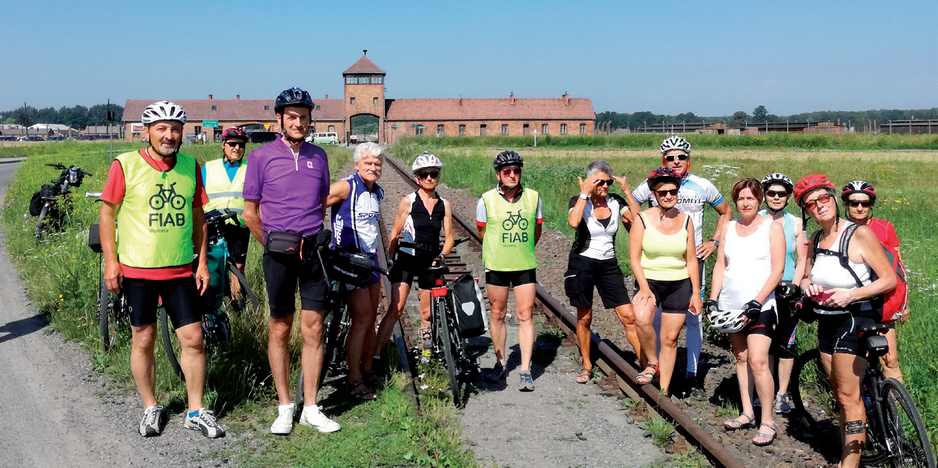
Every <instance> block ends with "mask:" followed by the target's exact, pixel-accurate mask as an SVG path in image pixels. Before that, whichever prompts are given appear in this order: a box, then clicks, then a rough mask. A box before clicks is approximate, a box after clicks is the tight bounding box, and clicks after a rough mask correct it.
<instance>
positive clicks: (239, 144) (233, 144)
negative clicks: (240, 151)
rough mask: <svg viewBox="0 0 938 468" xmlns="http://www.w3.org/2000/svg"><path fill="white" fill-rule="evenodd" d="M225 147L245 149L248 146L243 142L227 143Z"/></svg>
mask: <svg viewBox="0 0 938 468" xmlns="http://www.w3.org/2000/svg"><path fill="white" fill-rule="evenodd" d="M225 145H227V146H230V147H232V148H234V147H235V146H237V147H238V148H244V147H245V146H247V143H244V142H241V141H226V142H225Z"/></svg>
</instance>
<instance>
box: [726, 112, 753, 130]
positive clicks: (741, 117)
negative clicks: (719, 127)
mask: <svg viewBox="0 0 938 468" xmlns="http://www.w3.org/2000/svg"><path fill="white" fill-rule="evenodd" d="M749 120H750V119H749V114H747V113H746V112H744V111H736V112H733V116H732V117H730V120H729V122H728V123H727V125H729V126H730V127H734V128H743V127H745V126H746V122H747V121H749Z"/></svg>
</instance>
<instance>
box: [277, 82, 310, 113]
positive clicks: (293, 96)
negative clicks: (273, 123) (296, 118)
mask: <svg viewBox="0 0 938 468" xmlns="http://www.w3.org/2000/svg"><path fill="white" fill-rule="evenodd" d="M287 106H302V107H305V108H307V109H309V110H313V108H314V107H315V104H313V98H311V97H310V96H309V93H307V92H306V91H303V90H302V89H300V88H297V87H296V86H294V87H292V88H290V89H285V90H283V92H282V93H280V95H279V96H277V100H276V101H275V102H274V112H276V113H278V114H282V113H283V108H284V107H287Z"/></svg>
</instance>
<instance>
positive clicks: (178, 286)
mask: <svg viewBox="0 0 938 468" xmlns="http://www.w3.org/2000/svg"><path fill="white" fill-rule="evenodd" d="M123 289H124V295H125V297H127V300H128V302H129V303H130V307H131V310H130V324H131V325H133V326H135V327H142V326H146V325H153V324H154V323H156V318H157V317H156V309H157V306H158V305H159V304H160V300H161V298H162V304H163V307H165V308H166V314H167V315H168V316H169V318H170V320H172V322H173V328H180V327H184V326H186V325H189V324H190V323H196V322H201V321H202V314H203V312H204V311H203V310H202V309H201V307H202V302H201V301H199V292H198V291H197V290H196V289H195V278H194V277H192V276H190V277H188V278H176V279H169V280H145V279H139V278H126V277H125V278H124V288H123Z"/></svg>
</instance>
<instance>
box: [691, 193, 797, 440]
mask: <svg viewBox="0 0 938 468" xmlns="http://www.w3.org/2000/svg"><path fill="white" fill-rule="evenodd" d="M731 193H732V196H733V202H734V203H735V204H736V211H737V212H739V218H738V219H737V220H736V221H732V222H730V223H729V224H727V225H726V228H725V229H723V230H722V231H721V232H720V233H719V238H720V244H719V249H718V250H717V260H716V264H715V265H714V267H713V283H712V284H713V286H712V289H711V291H710V303H711V304H712V301H716V300H717V298H718V297H719V308H720V309H721V310H731V311H739V313H740V314H745V315H746V318H744V319H743V321H744V328H743V329H742V330H741V331H740V332H739V333H731V334H730V344H731V345H732V346H733V355H734V356H736V376H737V379H738V380H739V395H740V399H741V400H742V407H743V413H742V414H741V415H740V416H739V417H737V418H736V419H731V420H729V421H726V422H725V423H724V424H723V426H724V428H725V429H726V430H728V431H729V430H737V429H746V428H749V427H752V425H753V422H754V421H755V412H754V408H753V405H752V391H751V388H752V386H753V384H755V389H756V393H758V395H759V399H760V400H762V401H763V402H769V401H773V396H774V394H775V382H774V381H773V379H772V372H771V370H770V369H769V348H770V347H771V345H772V338H773V336H774V332H775V325H776V324H777V323H778V316H777V314H776V311H775V287H776V286H777V285H778V282H779V281H781V279H782V273H784V271H785V231H784V229H783V228H782V225H781V223H778V222H775V221H772V220H770V219H767V218H763V217H762V216H759V206H760V205H761V204H762V199H763V193H762V184H760V183H759V181H757V180H756V179H741V180H739V181H737V182H736V183H735V184H733V189H732V192H731ZM774 416H775V411H774V407H773V406H772V405H770V404H763V405H762V418H761V420H762V425H761V426H760V427H759V431H758V433H757V434H756V436H755V437H754V438H753V439H752V443H753V444H756V445H759V446H762V445H769V444H771V443H772V442H773V441H774V440H775V436H776V434H777V433H778V428H777V427H776V425H775V424H774V422H773V417H774Z"/></svg>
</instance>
